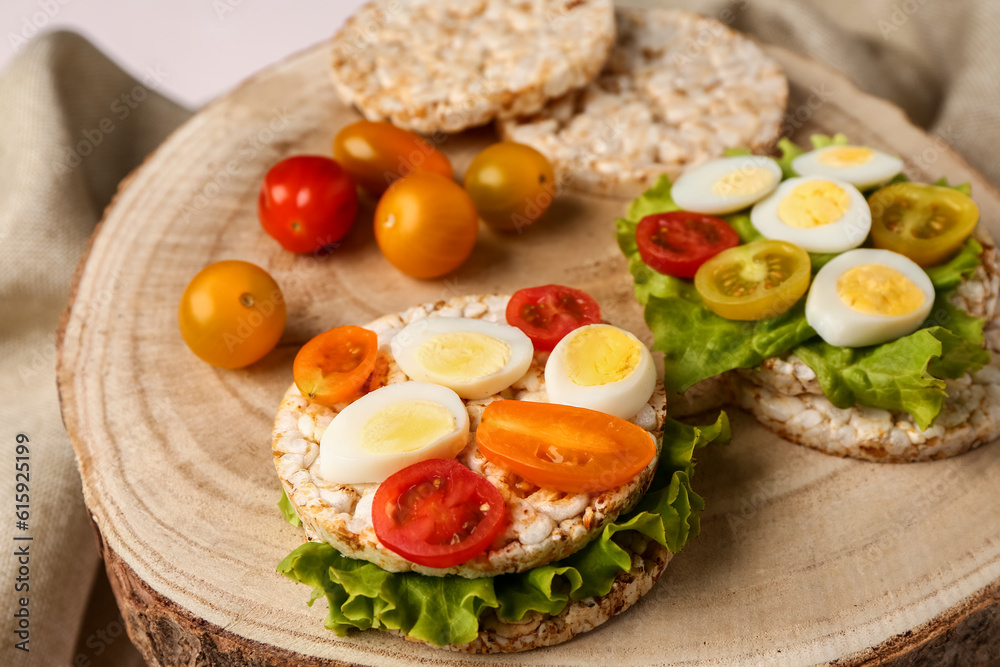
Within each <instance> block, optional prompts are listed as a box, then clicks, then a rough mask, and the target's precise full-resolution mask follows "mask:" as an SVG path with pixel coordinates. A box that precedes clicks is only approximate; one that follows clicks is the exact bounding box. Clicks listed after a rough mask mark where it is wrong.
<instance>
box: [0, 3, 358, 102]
mask: <svg viewBox="0 0 1000 667" xmlns="http://www.w3.org/2000/svg"><path fill="white" fill-rule="evenodd" d="M364 1H365V0H283V1H282V0H267V1H264V0H0V67H3V66H4V65H5V64H6V63H7V62H8V61H9V60H10V59H11V58H13V57H14V56H15V54H16V51H17V44H16V43H17V42H19V41H20V40H21V39H22V38H23V36H25V35H29V34H31V33H32V32H33V31H35V30H38V31H39V32H40V31H47V30H55V29H65V30H74V31H76V32H79V33H82V34H83V35H85V36H86V37H87V38H88V39H89V40H90V41H91V42H93V43H94V44H96V45H97V46H98V48H100V49H101V50H102V51H104V52H105V53H106V54H108V55H109V56H110V57H111V58H112V59H113V60H114V61H116V62H117V63H118V64H119V65H120V66H122V67H123V68H124V69H126V70H128V71H129V72H131V73H133V74H134V75H137V76H138V77H139V78H141V75H142V73H143V72H144V71H145V70H146V68H154V69H155V68H159V69H160V71H161V72H165V73H166V74H165V75H164V80H163V84H162V88H161V89H160V90H161V91H162V92H165V94H166V95H167V96H169V97H172V98H173V99H175V100H177V101H178V102H180V103H181V104H184V105H186V106H188V107H190V108H197V107H199V106H201V105H202V104H204V103H205V102H207V101H208V100H210V99H212V98H213V97H216V96H217V95H219V94H221V93H224V92H225V91H227V90H229V89H231V88H233V87H234V86H235V85H236V84H238V83H239V82H240V81H242V80H243V79H245V78H246V77H248V76H250V75H251V74H253V73H254V72H256V71H258V70H260V69H262V68H264V67H266V66H267V65H269V64H271V63H273V62H275V61H278V60H280V59H282V58H283V57H285V56H287V55H290V54H292V53H295V52H297V51H301V50H302V49H304V48H306V47H308V46H311V45H312V44H315V43H316V42H319V41H322V40H324V39H328V38H330V37H332V36H333V34H334V32H336V30H337V28H339V27H340V25H341V24H342V23H343V22H344V19H346V18H347V17H348V16H349V15H351V14H352V13H353V12H354V11H355V10H356V9H357V8H358V7H360V6H361V5H362V4H363V3H364ZM38 26H41V28H40V29H39V28H38ZM12 36H13V37H12ZM12 42H15V44H12ZM21 48H23V47H21Z"/></svg>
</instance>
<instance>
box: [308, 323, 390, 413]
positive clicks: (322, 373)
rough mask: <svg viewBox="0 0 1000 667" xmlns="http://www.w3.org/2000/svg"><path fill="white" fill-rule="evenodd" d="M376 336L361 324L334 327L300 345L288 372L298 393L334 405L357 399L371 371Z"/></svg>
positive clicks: (375, 353) (315, 401) (318, 401)
mask: <svg viewBox="0 0 1000 667" xmlns="http://www.w3.org/2000/svg"><path fill="white" fill-rule="evenodd" d="M377 357H378V335H377V334H376V333H375V332H374V331H369V330H368V329H363V328H361V327H353V326H346V327H335V328H333V329H330V330H329V331H327V332H325V333H321V334H320V335H318V336H316V337H315V338H313V339H312V340H310V341H309V342H308V343H306V344H305V345H303V346H302V349H301V350H299V353H298V354H297V355H295V363H294V364H293V365H292V375H293V376H294V377H295V385H296V386H297V387H298V388H299V391H300V392H302V395H303V396H305V397H306V398H308V399H309V400H310V401H313V402H314V403H319V404H321V405H336V404H337V403H343V402H345V401H351V400H354V399H355V398H359V397H360V396H361V395H362V394H363V393H364V387H365V383H366V382H368V378H370V377H371V375H372V372H373V371H374V370H375V360H376V358H377Z"/></svg>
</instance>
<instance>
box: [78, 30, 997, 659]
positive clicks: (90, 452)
mask: <svg viewBox="0 0 1000 667" xmlns="http://www.w3.org/2000/svg"><path fill="white" fill-rule="evenodd" d="M769 51H770V53H771V54H772V55H773V56H775V57H776V58H777V59H778V60H779V61H780V62H781V63H782V65H783V66H784V67H785V69H786V71H787V73H788V75H789V78H790V79H791V81H792V83H793V97H792V100H791V103H790V106H789V116H788V123H787V128H788V130H789V132H790V133H791V134H792V135H793V137H794V138H795V139H796V140H798V142H799V143H800V144H801V143H805V141H806V137H807V136H808V135H809V134H810V133H811V132H814V131H825V132H830V133H832V132H836V131H842V132H845V133H846V134H847V135H848V136H850V137H851V138H852V139H853V140H855V141H857V142H861V143H866V144H870V145H872V146H874V147H877V148H880V149H884V150H887V151H889V152H891V153H896V154H898V155H900V156H902V157H904V158H905V160H906V164H907V172H908V173H909V174H910V175H911V176H913V177H915V178H918V179H923V180H926V179H936V178H937V177H939V176H942V175H943V176H947V177H949V178H950V179H953V180H958V181H964V180H971V181H972V183H973V192H974V194H975V196H976V199H977V200H978V202H979V205H980V207H981V209H982V213H983V219H984V221H985V223H986V224H987V225H988V226H989V227H990V228H991V230H992V231H993V233H994V235H1000V224H998V221H1000V196H998V195H997V193H996V192H994V191H993V190H992V189H990V188H989V187H988V186H987V184H986V183H985V182H984V181H983V179H982V178H981V177H979V176H978V175H976V174H975V173H973V172H972V171H971V170H970V169H969V168H968V166H967V165H966V164H965V163H964V162H963V161H962V160H961V159H960V158H958V157H957V156H956V155H955V154H954V153H953V152H951V151H950V150H949V149H948V148H947V147H946V146H945V145H944V144H943V143H942V142H940V141H938V140H936V139H932V138H930V137H928V136H926V135H925V134H923V133H922V132H921V131H919V130H918V129H916V128H915V127H913V126H912V125H911V124H910V123H909V122H908V121H907V120H906V118H905V117H904V116H903V114H902V113H901V112H899V111H898V110H897V109H895V108H894V107H892V106H890V105H889V104H887V103H885V102H883V101H880V100H877V99H875V98H872V97H869V96H866V95H864V94H862V93H860V92H858V91H857V90H856V89H855V88H853V87H852V86H851V84H850V83H849V82H848V81H847V80H846V79H844V78H843V77H841V76H840V75H838V74H836V73H835V72H833V71H831V70H829V69H826V68H824V67H821V66H819V65H817V64H815V63H812V62H810V61H807V60H804V59H802V58H801V57H798V56H795V55H793V54H791V53H790V52H787V51H783V50H781V49H777V48H770V49H769ZM326 63H327V53H326V49H325V48H324V47H323V46H320V47H316V48H314V49H312V50H309V51H306V52H304V53H303V54H301V55H298V56H296V57H294V58H292V59H290V60H288V61H285V62H283V63H280V64H278V65H276V66H274V67H272V68H270V69H268V70H266V71H265V72H263V73H261V74H260V75H258V76H256V77H255V78H254V79H252V80H250V81H248V82H247V83H246V84H244V85H243V86H241V87H240V88H239V89H238V90H236V91H235V92H234V93H232V94H230V95H228V96H227V97H225V98H223V99H221V100H219V101H217V102H215V103H213V104H212V105H210V106H209V107H208V108H206V109H204V110H203V111H201V112H200V113H198V114H197V115H196V116H195V117H194V118H193V119H192V120H191V121H190V122H188V123H187V124H186V125H184V126H183V127H182V128H181V129H180V130H178V131H177V132H176V133H175V134H174V135H173V136H172V137H171V138H170V139H169V140H168V141H167V142H166V143H165V144H164V145H163V146H162V147H161V148H160V149H159V150H158V151H157V152H156V154H155V155H153V156H152V157H151V158H150V159H149V160H148V161H147V163H146V164H145V165H144V166H143V167H142V168H141V169H140V170H139V171H138V172H137V173H136V174H135V175H134V176H133V177H132V178H131V179H130V182H129V183H128V184H127V185H126V186H125V187H124V188H123V189H122V190H121V192H120V193H119V195H118V197H117V200H116V201H115V203H114V205H113V206H112V207H111V208H110V210H109V211H108V213H107V215H106V218H105V220H104V222H103V224H102V226H101V228H100V230H99V233H97V234H96V236H95V239H94V240H93V243H92V247H91V249H90V252H89V260H88V261H87V262H86V264H85V265H83V264H81V270H80V272H79V275H78V281H77V285H76V289H75V295H74V299H73V301H72V303H71V306H70V309H69V310H68V312H67V315H66V317H65V318H64V322H63V326H62V331H61V347H60V359H59V386H60V393H61V397H62V402H63V415H64V420H65V422H66V426H67V428H68V430H69V433H70V437H71V438H72V441H73V444H74V447H75V448H76V453H77V456H78V458H79V463H80V470H81V474H82V477H83V483H84V491H85V495H86V501H87V504H88V506H89V508H90V512H91V514H92V516H93V521H94V524H95V526H96V528H97V530H98V536H99V539H100V540H101V545H102V549H103V551H104V554H105V557H106V561H107V567H108V570H109V573H110V575H111V579H112V581H113V583H114V586H115V590H116V594H117V596H118V600H119V603H120V604H121V605H122V607H123V611H124V613H125V616H126V619H127V621H128V627H129V633H130V635H131V637H132V639H133V641H134V642H135V643H136V645H137V646H138V647H139V648H140V650H141V651H142V652H143V653H144V654H145V656H146V658H147V659H148V660H149V662H150V663H151V664H154V665H187V664H191V665H193V664H196V663H197V664H213V665H216V664H222V665H224V664H260V665H272V664H273V665H278V664H296V663H298V664H309V665H331V664H339V663H341V662H349V663H358V664H379V665H409V664H413V662H415V661H418V660H419V661H420V662H422V663H424V664H429V665H437V664H447V665H457V664H462V665H464V664H473V663H482V662H487V663H491V664H493V663H495V664H528V665H550V664H559V665H593V664H614V665H649V664H654V663H670V664H682V665H692V666H693V665H698V666H708V665H723V664H736V663H742V664H747V663H760V664H789V665H799V664H813V663H830V662H834V663H836V664H839V665H859V664H874V663H876V662H878V663H879V664H882V663H883V662H885V663H892V664H900V665H902V664H927V663H933V664H939V663H940V662H949V663H950V661H951V659H958V660H959V662H960V663H961V664H975V663H976V661H977V660H980V661H982V662H985V660H986V656H991V655H998V654H1000V618H998V616H1000V613H998V609H1000V592H998V591H1000V538H998V530H997V529H998V526H1000V520H998V517H1000V447H998V446H995V445H994V446H985V447H983V448H981V449H979V450H977V451H975V452H972V453H970V454H966V455H964V456H961V457H959V458H957V459H953V460H946V461H941V462H935V463H929V464H910V465H878V464H870V463H861V462H857V461H852V460H840V459H836V458H831V457H828V456H825V455H823V454H819V453H817V452H814V451H812V450H808V449H805V448H801V447H796V446H794V445H791V444H788V443H786V442H784V441H781V440H780V439H778V438H776V437H775V436H773V435H771V434H770V433H768V432H767V431H764V430H763V429H762V428H760V427H758V426H757V425H756V423H755V422H754V421H753V420H752V419H750V418H749V417H747V416H746V415H744V414H742V413H739V412H735V413H734V414H733V426H734V431H735V434H736V435H735V439H734V442H733V443H732V445H731V446H729V447H715V448H711V449H709V450H708V451H706V452H705V453H704V455H703V456H702V457H701V460H700V462H699V466H698V470H697V475H696V477H695V488H696V489H697V490H698V491H699V492H701V493H702V494H703V495H704V496H705V497H706V498H707V501H708V507H707V510H706V513H705V514H704V518H703V520H702V527H703V532H702V535H701V536H700V537H699V538H697V539H696V540H694V541H693V542H692V543H691V544H690V545H689V546H688V547H687V548H686V549H685V550H684V551H683V552H682V553H681V554H680V555H679V556H677V557H676V558H675V559H674V561H673V562H672V563H671V565H670V566H669V568H668V569H667V574H666V575H665V577H664V579H663V580H662V581H661V582H660V584H658V585H657V586H656V588H654V590H653V591H652V592H651V593H650V595H649V596H648V597H647V598H646V599H644V600H643V601H642V602H641V603H640V604H639V605H637V606H636V607H635V608H634V609H632V610H631V611H629V612H628V613H626V614H625V615H623V616H622V617H619V618H616V619H614V620H612V621H611V622H609V623H608V624H607V625H605V626H603V627H601V628H599V629H597V630H595V631H593V632H591V633H588V634H586V635H582V636H580V637H578V638H577V639H575V640H573V641H571V642H569V643H566V644H563V645H561V646H558V647H554V648H551V649H543V650H538V651H533V652H529V653H525V654H520V655H513V656H492V657H489V656H487V657H476V656H472V657H468V656H461V655H457V654H453V653H449V652H446V651H439V650H434V649H431V648H428V647H424V646H419V645H414V644H411V643H407V642H404V641H402V640H399V639H397V638H395V637H391V636H387V635H383V634H380V633H376V632H369V633H360V634H355V635H353V636H350V637H348V638H345V639H340V638H337V637H335V636H334V635H333V634H332V633H330V632H328V631H326V630H324V629H323V626H322V619H323V616H324V615H325V609H324V608H323V607H324V605H323V603H319V604H317V605H316V607H314V608H309V607H307V606H306V604H305V601H306V599H307V598H308V595H309V591H308V589H307V588H306V587H304V586H300V585H296V584H293V583H292V582H290V581H288V580H287V579H285V578H283V577H281V576H279V575H278V574H276V573H275V571H274V568H275V566H276V565H277V563H278V562H279V561H280V560H281V558H282V557H284V556H285V555H286V554H287V553H288V552H289V551H291V550H292V549H294V548H295V547H296V546H297V545H298V544H299V543H300V542H301V540H302V536H301V533H300V531H298V530H296V529H294V528H292V527H290V526H288V525H286V524H285V523H284V522H283V521H282V519H281V517H280V515H279V513H278V511H277V509H276V507H275V502H276V501H277V499H278V495H279V484H278V481H277V478H276V475H275V471H274V468H273V465H272V462H271V450H270V432H271V422H272V419H273V416H274V413H275V410H276V407H277V405H278V402H279V399H280V397H281V395H282V392H283V391H284V389H285V388H286V387H287V386H288V384H289V382H290V380H291V362H292V358H293V356H294V354H295V352H296V351H297V349H298V348H299V346H300V345H301V344H302V343H304V342H305V341H306V340H308V339H309V338H310V337H311V336H313V335H314V334H317V333H319V332H321V331H323V330H325V329H327V328H329V327H331V326H334V325H338V324H346V323H364V322H366V321H368V320H370V319H372V318H374V317H376V316H378V315H381V314H383V313H386V312H392V311H397V310H400V309H403V308H405V307H407V306H409V305H411V304H414V303H419V302H423V301H429V300H435V299H438V298H443V297H446V296H450V295H455V294H463V293H483V292H510V291H512V290H514V289H517V288H519V287H523V286H528V285H533V284H543V283H548V282H558V283H565V284H570V285H575V286H578V287H581V288H584V289H586V290H588V291H589V292H591V293H592V294H593V295H594V296H595V297H596V298H597V299H598V301H599V302H600V303H601V305H602V307H603V309H604V313H605V316H606V318H607V319H608V320H611V321H615V322H618V323H621V324H622V325H624V326H626V327H629V328H631V329H633V330H634V331H636V332H645V333H646V334H648V332H647V331H646V329H645V326H644V324H643V322H642V319H641V313H640V310H639V308H638V306H637V305H636V304H635V302H634V300H633V298H632V295H631V279H630V277H629V275H628V273H627V272H626V267H625V262H624V260H623V259H622V257H621V255H620V254H619V252H618V249H617V247H616V245H615V241H614V237H613V225H612V219H613V218H614V217H615V216H616V215H618V214H620V213H621V211H622V210H623V207H624V202H621V201H616V200H609V199H599V198H593V197H585V196H576V195H572V196H569V195H567V196H562V197H560V198H559V199H558V201H557V202H556V203H555V205H554V206H553V208H552V211H551V213H550V214H548V215H547V217H546V218H545V220H544V223H543V224H540V225H539V226H538V227H537V228H535V229H532V230H530V231H529V232H528V233H526V234H524V235H522V236H520V237H498V236H494V235H492V234H491V233H489V232H488V231H486V230H485V229H484V231H483V233H482V235H481V237H480V240H479V242H478V243H477V247H476V250H475V253H474V255H473V257H472V258H471V259H470V260H469V261H468V262H467V263H466V264H465V266H464V267H463V268H462V269H460V270H459V271H458V272H457V273H455V274H453V275H451V276H449V277H447V278H446V279H444V280H439V281H426V282H421V281H416V280H411V279H408V278H406V277H404V276H402V275H401V274H399V273H398V272H397V271H395V270H394V269H393V268H392V267H391V266H390V265H389V264H388V263H387V262H385V261H384V259H382V257H381V256H380V255H379V253H378V250H377V248H376V247H375V245H374V243H373V239H372V233H371V230H370V224H369V221H368V220H362V221H361V223H360V224H359V225H358V228H357V230H356V231H355V232H354V233H353V234H352V235H351V236H350V238H349V239H348V240H347V242H346V243H345V244H344V246H343V247H341V248H339V249H338V250H337V251H336V252H334V253H333V254H331V255H329V256H327V257H321V258H316V257H301V256H294V255H292V254H289V253H287V252H284V251H283V250H281V248H280V247H279V246H278V244H277V243H276V242H274V241H273V240H272V239H270V238H269V237H268V236H266V235H265V234H264V233H263V232H262V231H261V229H260V226H259V224H258V223H257V218H256V196H257V188H258V184H259V182H260V180H261V178H262V176H263V174H264V173H265V171H266V170H267V168H268V166H269V165H270V164H272V163H273V162H275V161H277V160H278V159H280V158H283V157H285V156H287V155H290V154H292V153H299V152H314V153H320V154H328V153H329V150H330V142H331V140H332V139H333V136H334V134H335V133H336V131H337V130H338V128H339V127H341V126H342V125H344V124H345V123H347V122H350V121H352V120H354V119H355V118H356V115H355V113H354V112H353V111H351V110H350V109H348V108H346V107H344V106H343V105H342V104H341V103H339V102H338V100H337V99H336V98H335V96H334V94H333V91H332V89H331V86H329V85H328V83H327V80H326V71H325V68H326ZM493 140H494V137H493V135H492V134H491V132H490V131H489V130H482V131H478V132H474V133H470V134H466V135H462V136H458V137H453V138H450V139H447V140H446V141H445V142H444V143H443V144H442V145H441V146H440V148H441V149H442V150H444V151H446V152H447V153H448V154H449V155H450V156H451V157H452V158H453V161H454V163H455V166H456V170H457V171H458V173H462V172H463V171H464V169H465V167H466V165H467V164H468V163H469V161H470V159H471V157H472V156H473V155H474V154H475V152H476V151H477V150H478V149H479V148H481V147H483V146H484V145H486V144H487V143H489V142H491V141H493ZM366 215H367V216H368V217H369V219H370V215H371V213H370V210H369V211H368V212H367V213H366ZM228 258H239V259H244V260H249V261H252V262H255V263H257V264H259V265H261V266H263V267H265V268H266V269H267V270H268V271H269V272H270V273H271V274H272V275H273V276H274V277H275V278H276V279H277V281H278V282H279V284H280V285H281V286H282V288H283V290H284V293H285V295H286V297H287V300H288V313H289V319H288V327H287V330H286V331H285V334H284V337H283V339H282V341H281V343H280V344H279V347H278V348H277V349H276V350H275V351H274V352H273V353H271V354H270V355H269V356H268V357H266V358H265V359H264V360H263V361H262V362H260V363H258V364H256V365H254V366H253V367H251V368H248V369H245V370H238V371H224V370H217V369H213V368H211V367H209V366H207V365H205V364H203V363H202V362H200V361H199V360H198V359H196V358H195V357H194V356H193V355H192V354H191V353H190V352H189V351H188V350H187V349H186V348H185V346H184V343H183V342H182V341H181V338H180V335H179V334H178V331H177V322H176V309H177V303H178V300H179V298H180V295H181V292H182V290H183V289H184V287H185V285H186V283H187V282H188V280H189V279H190V278H191V277H192V276H193V275H194V274H195V273H196V272H197V271H198V270H200V269H201V268H202V267H204V266H205V265H206V264H209V263H210V262H214V261H217V260H221V259H228ZM956 656H957V658H956ZM922 661H924V662H922ZM955 664H959V663H955Z"/></svg>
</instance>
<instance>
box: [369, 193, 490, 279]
mask: <svg viewBox="0 0 1000 667" xmlns="http://www.w3.org/2000/svg"><path fill="white" fill-rule="evenodd" d="M478 234H479V216H478V215H476V207H475V206H473V204H472V200H471V199H470V198H469V195H468V194H466V192H465V190H463V189H462V188H461V186H460V185H458V183H455V181H452V180H450V179H447V178H444V177H443V176H439V175H438V174H430V173H416V174H413V175H412V176H407V177H406V178H401V179H399V180H398V181H396V182H395V183H393V184H392V187H390V188H389V189H388V190H387V191H386V193H385V194H384V195H382V199H380V200H379V203H378V207H377V208H376V209H375V242H376V243H378V247H379V249H380V250H381V251H382V254H383V255H385V258H386V259H388V260H389V263H390V264H392V265H393V266H395V267H396V268H397V269H399V270H400V271H402V272H403V273H405V274H406V275H408V276H412V277H414V278H437V277H439V276H443V275H445V274H446V273H450V272H452V271H454V270H455V269H457V268H458V267H459V266H461V265H462V263H463V262H464V261H465V260H466V259H468V257H469V255H470V254H472V249H473V247H474V246H475V244H476V236H477V235H478Z"/></svg>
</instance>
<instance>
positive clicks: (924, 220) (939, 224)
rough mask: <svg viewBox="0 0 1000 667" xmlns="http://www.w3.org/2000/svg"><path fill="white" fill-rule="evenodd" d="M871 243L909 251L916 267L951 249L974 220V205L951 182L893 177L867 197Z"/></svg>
mask: <svg viewBox="0 0 1000 667" xmlns="http://www.w3.org/2000/svg"><path fill="white" fill-rule="evenodd" d="M868 205H869V206H871V209H872V241H873V242H874V244H875V247H876V248H883V249H885V250H892V251H894V252H898V253H899V254H901V255H905V256H906V257H909V258H910V259H912V260H913V261H914V262H916V263H917V264H919V265H920V266H922V267H929V266H934V265H935V264H940V263H941V262H943V261H945V260H946V259H948V258H949V257H950V256H951V255H953V254H954V253H955V252H956V251H957V250H958V249H959V248H960V247H961V246H962V244H963V243H964V242H965V239H967V238H969V235H970V234H971V233H972V230H973V229H975V227H976V223H978V222H979V207H978V206H977V205H976V203H975V202H974V201H972V199H971V198H970V197H969V196H967V195H966V194H964V193H962V192H959V191H958V190H955V189H954V188H947V187H942V186H939V185H927V184H925V183H896V184H894V185H890V186H887V187H884V188H882V189H881V190H877V191H876V192H874V193H873V194H872V195H871V197H869V198H868Z"/></svg>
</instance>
